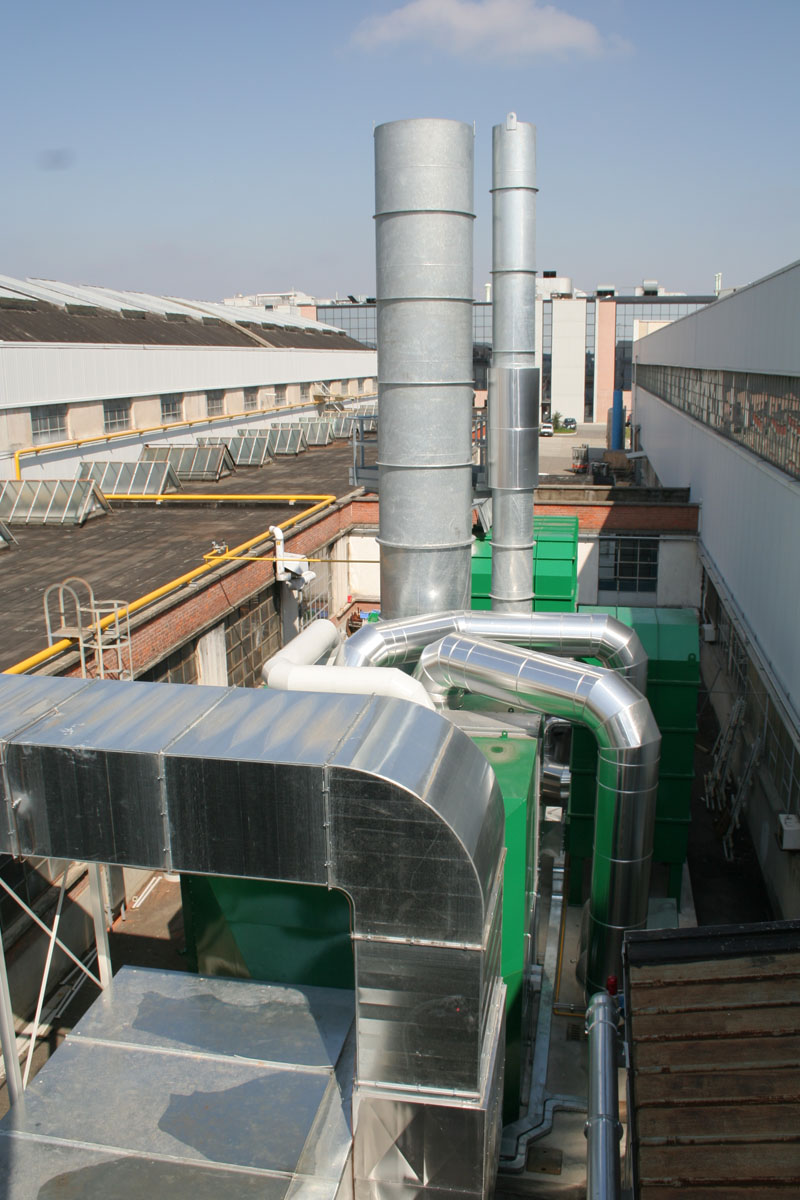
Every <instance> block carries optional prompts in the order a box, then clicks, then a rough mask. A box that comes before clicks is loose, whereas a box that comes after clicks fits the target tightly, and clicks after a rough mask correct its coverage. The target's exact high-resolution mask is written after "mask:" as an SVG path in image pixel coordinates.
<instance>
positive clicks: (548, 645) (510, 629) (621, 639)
mask: <svg viewBox="0 0 800 1200" xmlns="http://www.w3.org/2000/svg"><path fill="white" fill-rule="evenodd" d="M448 633H463V634H466V635H467V636H468V637H480V638H490V639H491V640H492V641H497V642H513V643H514V645H517V646H527V647H529V648H530V649H532V650H539V651H543V652H544V653H546V654H557V655H559V656H561V655H564V656H566V657H569V658H599V659H601V660H602V661H603V662H604V663H605V665H606V666H607V667H610V668H612V669H613V670H615V671H618V672H619V674H621V675H624V676H625V678H626V679H628V680H630V682H631V683H632V684H633V686H634V687H635V688H636V689H637V691H640V692H642V693H644V692H645V690H646V688H647V655H646V654H645V651H644V647H643V646H642V643H641V641H640V639H639V635H638V634H637V633H636V631H635V630H633V629H631V628H630V627H629V626H628V625H624V624H623V622H622V621H618V620H617V618H616V617H611V616H608V614H606V613H530V612H529V613H498V612H473V611H472V610H471V609H463V610H462V611H460V612H442V613H431V614H430V615H429V616H420V617H409V618H406V619H400V620H395V621H378V622H376V623H375V624H366V625H362V626H361V628H360V629H359V630H357V631H356V633H354V634H353V636H352V637H350V638H348V639H347V640H346V641H344V642H342V644H341V646H340V648H339V655H338V661H339V662H340V663H341V664H343V665H345V666H350V667H367V666H376V667H377V666H384V667H391V666H398V665H399V664H400V663H409V662H416V661H417V659H418V658H419V656H420V654H421V653H422V651H423V650H424V649H425V647H426V646H429V645H430V644H431V643H432V642H435V641H437V640H438V639H439V638H442V637H444V636H445V635H446V634H448Z"/></svg>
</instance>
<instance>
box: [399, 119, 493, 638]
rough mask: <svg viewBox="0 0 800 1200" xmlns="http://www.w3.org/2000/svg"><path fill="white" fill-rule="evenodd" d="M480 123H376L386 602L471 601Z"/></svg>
mask: <svg viewBox="0 0 800 1200" xmlns="http://www.w3.org/2000/svg"><path fill="white" fill-rule="evenodd" d="M473 141H474V134H473V129H472V126H471V125H465V124H462V123H461V122H459V121H443V120H410V121H392V122H390V123H389V124H386V125H379V126H378V128H377V129H376V130H375V222H376V258H377V264H376V265H377V308H378V313H377V315H378V394H379V401H380V428H379V444H378V466H379V479H380V494H381V507H380V534H379V539H378V540H379V542H380V546H381V608H382V612H383V615H384V616H385V617H404V616H416V615H417V614H419V613H428V612H436V611H438V610H442V609H455V608H466V607H467V606H468V604H469V591H470V549H471V544H472V450H471V432H472V394H473V378H472V222H473V220H474V214H473V211H472V209H473Z"/></svg>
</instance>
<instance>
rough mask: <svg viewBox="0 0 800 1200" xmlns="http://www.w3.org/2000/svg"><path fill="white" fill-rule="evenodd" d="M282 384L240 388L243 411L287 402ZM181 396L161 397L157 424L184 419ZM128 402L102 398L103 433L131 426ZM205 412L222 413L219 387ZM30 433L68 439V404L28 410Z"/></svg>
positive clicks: (362, 384)
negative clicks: (269, 386)
mask: <svg viewBox="0 0 800 1200" xmlns="http://www.w3.org/2000/svg"><path fill="white" fill-rule="evenodd" d="M350 383H351V380H349V379H342V380H330V381H329V382H328V383H327V384H326V386H327V387H329V388H330V389H331V390H332V391H335V390H336V389H337V388H338V387H341V388H342V389H343V390H345V389H349V385H350ZM286 386H287V385H286V384H276V385H275V386H274V387H272V388H268V389H264V390H262V389H260V388H257V387H249V388H245V389H244V400H243V404H242V407H243V409H244V411H245V412H255V411H257V410H258V409H259V408H260V407H262V406H266V407H270V408H271V407H278V408H281V407H283V406H285V405H286V403H287V395H286ZM371 386H372V385H371V383H370V384H369V386H368V385H367V382H366V381H365V380H359V381H358V390H359V391H360V392H361V393H362V395H363V394H366V393H367V392H368V391H370V390H371ZM311 387H312V385H311V384H310V383H301V384H300V400H301V402H302V403H305V402H307V401H309V400H310V399H311ZM183 401H184V397H183V395H182V394H181V393H180V392H169V393H167V394H165V395H163V396H161V424H162V425H173V424H177V423H178V422H180V421H182V420H184V404H183ZM131 404H132V401H131V400H128V399H116V400H104V401H103V433H123V432H125V430H127V429H133V428H134V426H133V423H132V415H131ZM206 415H207V416H209V417H222V416H224V415H225V392H224V390H223V389H222V388H214V389H212V390H210V391H209V392H207V393H206ZM30 418H31V435H32V440H33V445H34V446H45V445H49V444H51V443H53V442H64V441H67V439H68V438H69V423H68V406H67V405H66V404H43V405H40V406H39V407H37V408H33V409H31V412H30Z"/></svg>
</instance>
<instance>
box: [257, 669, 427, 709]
mask: <svg viewBox="0 0 800 1200" xmlns="http://www.w3.org/2000/svg"><path fill="white" fill-rule="evenodd" d="M273 664H274V665H273V666H272V667H271V669H270V672H269V680H268V686H269V687H271V688H277V689H278V690H279V691H283V692H330V693H336V694H342V693H348V694H350V695H357V696H394V697H396V698H397V699H399V700H410V701H412V703H414V704H421V705H422V706H423V707H424V708H434V703H433V701H432V700H431V697H430V696H429V695H428V693H427V691H426V690H425V687H424V686H423V684H422V683H421V682H420V681H419V680H418V679H414V678H413V677H412V676H411V675H406V674H405V672H404V671H401V670H400V668H399V667H320V666H304V665H302V664H294V663H290V662H287V661H286V660H285V659H284V660H283V661H281V662H278V663H274V660H273Z"/></svg>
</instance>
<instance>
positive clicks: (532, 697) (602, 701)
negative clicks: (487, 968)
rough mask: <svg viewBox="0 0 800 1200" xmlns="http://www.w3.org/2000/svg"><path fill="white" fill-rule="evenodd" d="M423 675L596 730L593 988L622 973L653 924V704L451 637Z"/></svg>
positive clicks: (441, 689)
mask: <svg viewBox="0 0 800 1200" xmlns="http://www.w3.org/2000/svg"><path fill="white" fill-rule="evenodd" d="M416 675H417V677H418V678H420V679H422V681H423V683H424V684H425V686H426V687H427V688H428V689H429V690H430V691H431V692H432V693H440V694H441V693H446V692H447V691H450V690H454V689H462V690H464V691H468V692H479V693H480V694H482V695H484V696H490V697H493V698H494V699H497V700H501V701H503V702H504V703H511V704H518V705H520V707H523V708H530V709H532V710H533V711H535V712H544V713H548V714H551V715H553V716H557V717H564V718H566V719H567V720H570V721H577V722H578V723H579V724H582V725H586V726H587V728H588V729H590V730H591V732H592V733H593V734H594V736H595V738H596V739H597V745H598V769H597V803H596V819H595V839H594V849H593V856H592V884H591V898H590V904H589V942H588V954H587V968H586V986H587V989H588V990H589V991H590V992H594V991H597V990H598V989H600V988H602V987H604V986H605V981H606V979H607V978H608V976H609V975H616V977H617V978H620V977H621V953H622V938H623V935H624V932H625V930H626V929H642V928H644V927H645V925H646V922H647V901H648V895H649V885H650V864H651V859H652V852H653V829H654V824H655V807H656V791H657V788H658V763H659V755H660V750H661V734H660V733H659V730H658V726H657V725H656V722H655V719H654V717H653V714H652V712H651V711H650V705H649V704H648V703H647V701H646V700H645V698H644V697H643V696H642V695H641V694H640V693H639V692H638V691H637V690H636V689H635V688H634V687H633V686H632V685H631V684H630V683H629V682H628V681H627V680H626V679H623V678H622V677H621V676H620V675H617V674H615V673H614V672H611V671H607V670H604V669H602V668H596V667H588V666H585V665H584V664H582V663H576V662H570V661H568V660H564V659H558V658H552V657H550V656H549V655H545V654H536V653H533V652H531V651H529V650H521V649H517V648H516V647H514V648H512V647H509V646H499V645H497V643H494V642H488V641H480V640H478V639H477V638H465V637H457V636H455V635H452V634H450V635H448V636H447V637H444V638H442V639H441V641H439V642H436V643H435V644H434V645H432V646H429V647H428V648H427V649H426V650H425V651H423V653H422V655H421V657H420V660H419V663H418V664H417V669H416Z"/></svg>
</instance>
